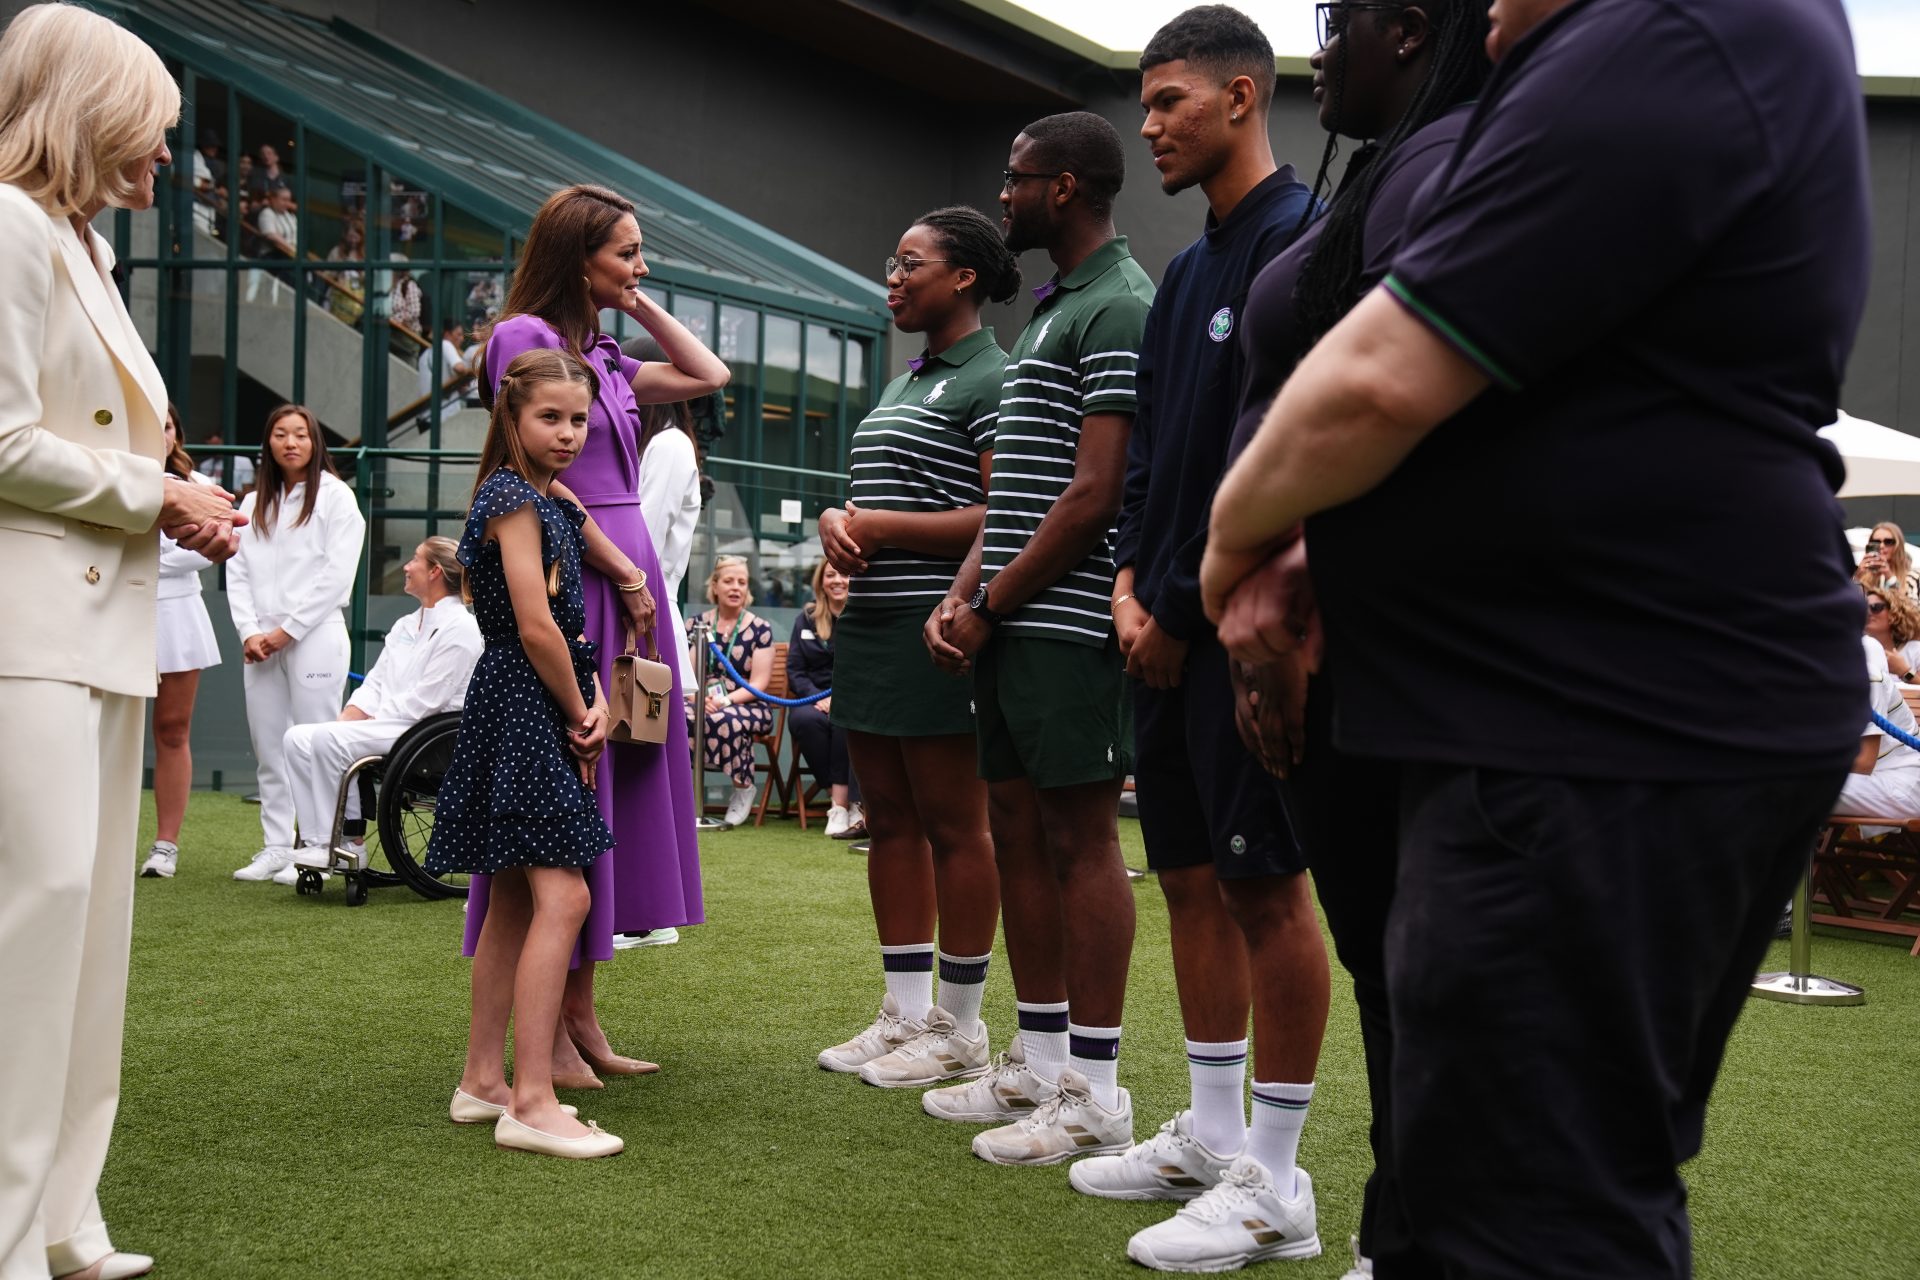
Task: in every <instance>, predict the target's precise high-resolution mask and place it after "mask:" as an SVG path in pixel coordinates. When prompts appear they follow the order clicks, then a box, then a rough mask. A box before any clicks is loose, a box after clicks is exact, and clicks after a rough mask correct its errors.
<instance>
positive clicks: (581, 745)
mask: <svg viewBox="0 0 1920 1280" xmlns="http://www.w3.org/2000/svg"><path fill="white" fill-rule="evenodd" d="M608 728H609V723H608V715H607V700H606V699H605V698H598V697H597V698H595V699H594V703H593V705H592V706H591V707H588V708H587V714H586V715H585V716H583V717H581V719H580V721H579V724H578V726H577V727H575V728H570V729H568V730H567V750H568V751H571V752H572V753H573V762H574V767H576V768H577V769H579V770H580V781H581V782H583V783H585V784H586V787H587V790H589V791H592V790H593V789H594V778H595V774H596V773H597V771H598V769H599V766H600V757H601V755H602V754H603V753H604V752H605V751H606V749H607V729H608Z"/></svg>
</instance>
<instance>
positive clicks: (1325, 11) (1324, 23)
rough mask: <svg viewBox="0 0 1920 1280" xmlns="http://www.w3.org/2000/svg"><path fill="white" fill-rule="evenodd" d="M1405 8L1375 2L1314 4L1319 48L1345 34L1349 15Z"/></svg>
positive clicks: (1339, 0) (1337, 0)
mask: <svg viewBox="0 0 1920 1280" xmlns="http://www.w3.org/2000/svg"><path fill="white" fill-rule="evenodd" d="M1406 7H1407V6H1406V5H1404V4H1384V3H1378V2H1377V0H1330V2H1329V3H1326V4H1316V5H1315V6H1313V13H1314V17H1315V19H1316V20H1317V22H1318V23H1319V28H1320V47H1321V48H1322V49H1324V48H1326V47H1327V46H1328V45H1329V44H1331V43H1333V39H1334V37H1335V36H1338V35H1342V34H1344V33H1345V32H1346V29H1347V18H1348V16H1349V15H1350V14H1355V13H1359V12H1361V11H1362V10H1365V9H1372V10H1374V11H1376V12H1381V13H1388V12H1394V11H1397V10H1400V9H1404V8H1406Z"/></svg>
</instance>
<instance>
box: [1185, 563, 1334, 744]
mask: <svg viewBox="0 0 1920 1280" xmlns="http://www.w3.org/2000/svg"><path fill="white" fill-rule="evenodd" d="M1200 596H1201V603H1202V605H1203V606H1204V607H1205V609H1206V611H1207V617H1208V618H1209V619H1211V620H1212V622H1213V624H1214V625H1215V626H1216V627H1217V628H1218V629H1219V636H1220V643H1221V644H1222V645H1223V646H1224V647H1225V648H1226V650H1227V654H1228V656H1229V657H1230V658H1231V659H1232V661H1231V663H1230V664H1229V665H1230V668H1231V670H1232V675H1233V694H1234V697H1233V702H1234V723H1235V725H1236V726H1237V727H1238V728H1239V730H1240V737H1241V740H1242V741H1244V742H1245V743H1246V744H1247V748H1248V750H1250V751H1252V752H1253V753H1254V756H1255V757H1256V758H1257V759H1258V760H1259V761H1260V763H1261V765H1262V766H1263V767H1264V768H1265V769H1266V770H1267V771H1268V772H1270V773H1273V774H1275V775H1277V776H1279V777H1285V776H1286V775H1287V772H1288V770H1289V769H1290V768H1291V767H1292V766H1293V765H1296V764H1298V763H1300V761H1301V759H1302V757H1303V756H1304V754H1305V750H1306V710H1307V678H1308V677H1309V676H1311V675H1313V674H1314V673H1316V672H1318V671H1319V670H1320V659H1321V656H1322V653H1323V652H1324V649H1325V645H1326V637H1325V634H1324V632H1323V631H1322V629H1321V625H1320V608H1319V604H1318V602H1317V600H1316V599H1315V597H1314V592H1313V578H1312V576H1311V575H1310V574H1309V572H1308V570H1307V543H1306V538H1305V536H1304V532H1303V530H1301V529H1299V528H1297V527H1296V528H1295V529H1293V530H1292V531H1290V532H1289V533H1288V534H1287V535H1285V536H1284V537H1282V538H1281V539H1280V540H1279V541H1277V542H1276V543H1274V544H1271V545H1269V546H1266V547H1262V548H1260V549H1258V550H1253V551H1237V550H1228V549H1225V548H1222V547H1221V546H1219V545H1218V543H1217V542H1213V541H1210V542H1209V543H1208V545H1207V553H1206V556H1205V558H1204V559H1203V560H1202V561H1201V563H1200Z"/></svg>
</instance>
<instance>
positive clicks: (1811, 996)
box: [1751, 854, 1867, 1004]
mask: <svg viewBox="0 0 1920 1280" xmlns="http://www.w3.org/2000/svg"><path fill="white" fill-rule="evenodd" d="M1812 881H1813V858H1812V855H1811V854H1809V855H1808V858H1807V873H1806V874H1805V875H1803V876H1801V877H1800V884H1799V886H1798V887H1797V888H1795V889H1794V891H1793V934H1792V940H1791V941H1790V942H1789V943H1788V944H1787V972H1785V973H1763V974H1761V975H1760V976H1759V977H1757V978H1755V979H1754V980H1753V989H1752V992H1751V994H1752V995H1754V996H1756V997H1758V998H1759V999H1761V1000H1779V1001H1781V1002H1783V1003H1785V1004H1865V1003H1866V1002H1867V993H1866V991H1865V990H1863V989H1862V988H1860V987H1856V986H1853V985H1851V984H1849V983H1845V982H1835V981H1834V980H1833V979H1832V978H1822V977H1820V976H1819V975H1817V974H1814V973H1810V972H1808V971H1809V970H1810V969H1812V968H1813V889H1812Z"/></svg>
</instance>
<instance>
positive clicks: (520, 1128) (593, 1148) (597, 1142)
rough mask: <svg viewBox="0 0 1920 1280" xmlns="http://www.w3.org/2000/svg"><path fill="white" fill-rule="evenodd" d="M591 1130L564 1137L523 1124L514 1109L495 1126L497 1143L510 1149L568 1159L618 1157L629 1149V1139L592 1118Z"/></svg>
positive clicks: (589, 1127)
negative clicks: (601, 1126) (611, 1132)
mask: <svg viewBox="0 0 1920 1280" xmlns="http://www.w3.org/2000/svg"><path fill="white" fill-rule="evenodd" d="M587 1130H588V1131H587V1132H586V1133H584V1134H582V1135H581V1136H580V1137H578V1138H562V1137H560V1136H558V1135H557V1134H551V1133H548V1132H546V1131H545V1130H542V1129H536V1128H534V1127H533V1126H532V1125H530V1124H522V1123H521V1122H520V1121H518V1120H515V1119H514V1118H513V1113H512V1112H509V1111H503V1112H501V1113H500V1119H499V1120H498V1121H496V1122H495V1124H494V1126H493V1145H494V1146H496V1147H505V1148H507V1149H508V1150H510V1151H532V1152H535V1153H536V1154H538V1155H543V1156H559V1157H561V1158H562V1159H565V1160H596V1159H598V1158H600V1157H601V1156H617V1155H619V1154H620V1153H621V1152H622V1151H625V1150H626V1149H627V1144H626V1143H625V1142H623V1141H621V1140H620V1139H619V1138H616V1137H615V1136H614V1135H612V1134H610V1133H607V1132H606V1131H604V1130H603V1129H601V1128H600V1126H599V1125H597V1124H595V1123H594V1122H593V1121H591V1120H589V1121H587Z"/></svg>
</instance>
